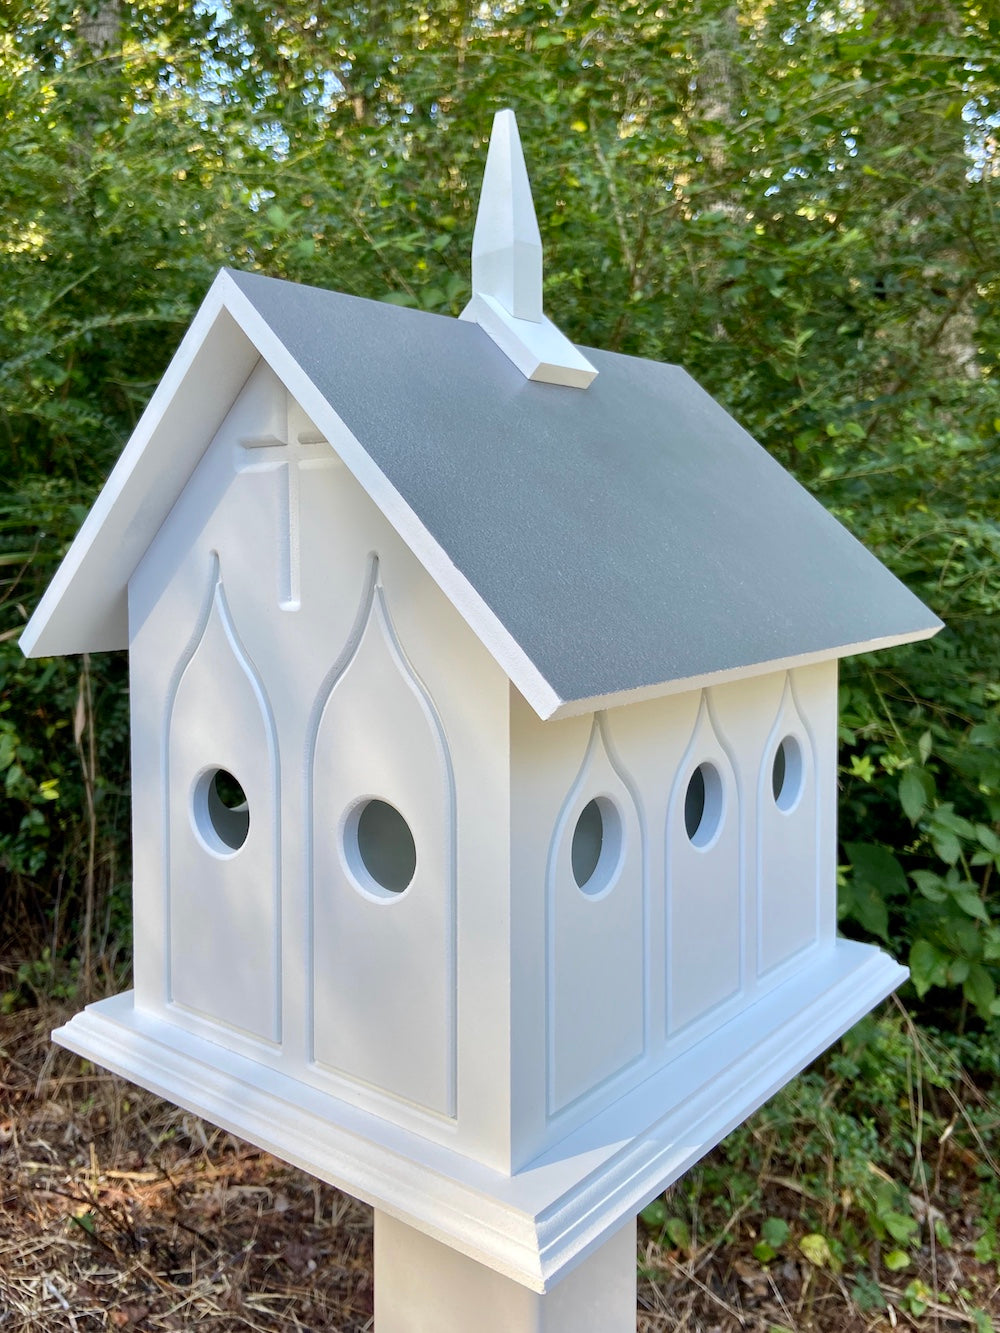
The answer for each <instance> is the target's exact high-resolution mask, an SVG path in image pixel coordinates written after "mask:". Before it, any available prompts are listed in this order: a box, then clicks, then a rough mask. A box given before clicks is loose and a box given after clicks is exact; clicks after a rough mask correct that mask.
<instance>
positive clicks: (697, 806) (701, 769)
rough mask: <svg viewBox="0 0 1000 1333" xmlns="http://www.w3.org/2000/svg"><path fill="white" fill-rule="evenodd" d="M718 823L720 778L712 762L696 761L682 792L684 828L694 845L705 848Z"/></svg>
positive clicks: (715, 831)
mask: <svg viewBox="0 0 1000 1333" xmlns="http://www.w3.org/2000/svg"><path fill="white" fill-rule="evenodd" d="M721 823H722V778H721V777H720V776H719V770H718V769H717V768H716V767H715V765H714V764H709V763H704V764H699V765H698V767H697V768H696V769H695V770H694V772H693V773H692V774H691V777H690V778H689V779H688V785H687V791H686V792H685V793H684V828H685V829H686V831H687V835H688V837H689V838H690V839H691V841H692V842H693V843H694V845H695V846H696V847H707V846H708V844H709V843H710V842H711V841H712V839H713V838H714V837H715V835H716V833H717V832H718V831H719V826H720V825H721Z"/></svg>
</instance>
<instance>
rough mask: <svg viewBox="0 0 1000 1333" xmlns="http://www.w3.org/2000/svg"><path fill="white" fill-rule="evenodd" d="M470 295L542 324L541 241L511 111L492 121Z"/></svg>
mask: <svg viewBox="0 0 1000 1333" xmlns="http://www.w3.org/2000/svg"><path fill="white" fill-rule="evenodd" d="M472 291H473V293H474V294H475V295H478V294H479V293H481V292H485V293H487V295H489V296H495V297H496V299H497V300H498V301H499V302H500V304H501V305H502V306H503V307H504V309H505V310H506V311H507V312H508V313H509V314H511V315H513V316H514V317H515V318H516V319H530V320H532V321H533V323H535V324H540V323H541V322H542V238H541V236H540V235H539V232H538V220H537V219H536V217H535V205H534V203H533V202H532V199H531V185H530V183H529V181H528V169H527V167H526V166H525V165H524V153H523V152H522V151H521V136H520V135H519V134H518V132H517V121H516V120H515V119H514V113H513V111H498V112H497V114H496V116H495V118H494V120H493V133H492V134H491V136H490V147H489V152H488V153H487V154H486V170H485V171H484V173H483V190H482V194H481V195H480V196H479V212H478V214H477V215H476V231H475V235H474V236H473V238H472Z"/></svg>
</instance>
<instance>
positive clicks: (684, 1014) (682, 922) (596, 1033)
mask: <svg viewBox="0 0 1000 1333" xmlns="http://www.w3.org/2000/svg"><path fill="white" fill-rule="evenodd" d="M836 691H837V669H836V663H835V662H833V661H831V662H826V663H821V664H819V665H815V666H809V667H804V668H801V669H797V670H794V671H791V672H778V673H774V674H772V675H764V676H758V677H754V678H751V679H746V680H742V681H737V682H734V683H731V684H728V685H722V686H717V687H713V688H710V689H705V690H699V691H693V692H690V693H683V694H678V695H673V696H669V697H667V698H664V699H659V700H654V701H651V702H645V703H639V704H632V705H629V706H626V707H621V708H617V709H613V710H609V711H608V712H605V713H598V714H594V715H590V716H586V717H577V718H569V719H565V720H561V721H556V722H551V721H550V722H541V721H539V719H538V718H537V716H536V715H535V713H534V712H533V711H532V710H531V709H530V708H529V707H528V706H527V705H526V704H525V702H524V701H523V699H521V698H520V696H518V695H517V693H516V691H512V696H513V697H512V703H511V783H512V797H511V874H512V881H511V883H512V889H511V892H512V908H511V915H512V975H513V978H514V980H513V982H512V994H511V1002H512V1014H513V1035H512V1050H513V1052H514V1066H513V1071H512V1094H511V1095H512V1107H513V1112H512V1114H513V1128H512V1134H513V1155H512V1157H513V1161H514V1164H515V1166H516V1165H519V1164H523V1163H524V1162H527V1161H529V1160H531V1159H532V1158H533V1157H534V1156H536V1155H537V1154H538V1153H540V1152H542V1151H544V1150H545V1149H546V1148H547V1147H549V1146H550V1145H552V1144H553V1143H555V1142H557V1141H558V1140H559V1139H561V1138H562V1137H564V1135H566V1134H568V1133H570V1132H571V1131H572V1130H573V1129H575V1128H577V1127H578V1126H579V1125H580V1124H582V1123H583V1122H585V1121H587V1120H590V1119H591V1118H592V1117H593V1116H595V1115H597V1114H598V1113H599V1112H600V1111H601V1110H602V1109H603V1108H606V1107H609V1106H611V1105H612V1104H613V1103H614V1102H615V1101H616V1100H617V1099H618V1098H620V1097H622V1096H623V1095H624V1094H625V1093H626V1092H628V1091H629V1090H630V1089H631V1088H633V1087H635V1086H636V1085H637V1084H639V1083H640V1082H642V1081H643V1080H644V1079H645V1078H647V1077H649V1076H650V1075H651V1074H652V1073H654V1072H656V1071H657V1070H658V1069H660V1068H662V1067H663V1066H665V1065H666V1064H668V1063H669V1062H670V1061H671V1060H672V1059H673V1058H675V1057H676V1056H678V1055H679V1054H681V1053H682V1052H683V1051H686V1050H688V1049H689V1048H690V1047H692V1046H693V1045H694V1044H696V1043H697V1042H699V1041H701V1040H703V1039H705V1038H706V1037H708V1036H709V1035H710V1034H711V1033H713V1032H714V1031H716V1030H717V1029H718V1028H719V1027H720V1026H721V1025H722V1024H723V1023H725V1022H726V1021H727V1020H728V1019H730V1018H732V1017H734V1016H735V1015H736V1014H737V1013H739V1012H741V1011H742V1010H744V1009H745V1008H747V1007H748V1006H750V1005H752V1004H753V1003H754V1001H755V1000H756V999H758V998H760V997H761V996H763V995H764V994H766V993H767V992H769V991H771V990H773V989H774V988H775V987H776V986H780V985H781V984H782V983H783V982H784V981H786V980H788V979H790V978H791V977H793V976H794V975H796V974H797V973H798V971H799V970H800V969H801V968H804V967H806V966H808V965H809V962H810V960H811V959H812V958H814V956H815V953H816V951H817V950H819V949H824V948H832V947H833V945H834V939H835V931H836V846H835V818H836V805H835V798H836V791H835V782H836V719H837V712H836Z"/></svg>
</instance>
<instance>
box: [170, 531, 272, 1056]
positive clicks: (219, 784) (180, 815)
mask: <svg viewBox="0 0 1000 1333" xmlns="http://www.w3.org/2000/svg"><path fill="white" fill-rule="evenodd" d="M164 749H165V760H166V763H165V768H166V785H165V802H164V821H165V839H166V846H167V867H166V871H167V873H166V883H167V904H168V908H167V910H168V918H169V941H170V942H169V968H168V992H169V999H170V1000H171V1001H173V1002H174V1003H175V1004H178V1005H181V1006H183V1007H185V1008H187V1009H190V1010H193V1011H194V1012H195V1013H197V1014H198V1015H200V1016H202V1017H205V1018H209V1019H211V1020H213V1021H215V1022H218V1023H223V1024H226V1025H227V1026H229V1027H232V1028H234V1029H236V1030H238V1031H241V1032H245V1033H249V1034H250V1035H252V1036H254V1037H258V1038H262V1039H264V1040H267V1041H273V1042H276V1041H279V1040H280V1037H281V1022H280V1000H279V993H280V981H279V958H280V933H281V927H280V871H279V867H280V856H279V841H278V839H279V834H278V808H279V795H280V785H279V770H278V751H277V741H276V735H275V728H274V722H273V719H272V716H271V709H270V705H269V703H268V700H267V697H266V695H265V692H264V688H263V685H262V683H261V681H260V678H259V676H258V674H257V672H256V670H255V668H254V665H253V663H252V662H251V660H250V658H249V656H248V655H247V653H246V651H245V649H244V647H243V645H242V643H241V641H240V638H239V635H238V633H237V630H236V626H235V625H234V623H233V619H232V615H231V613H230V609H229V605H228V602H227V599H226V594H225V588H224V585H223V581H222V577H221V575H220V574H219V572H218V561H217V558H215V557H213V563H212V574H211V579H210V591H209V596H208V599H207V601H206V610H205V612H204V613H203V616H202V622H201V624H200V626H199V628H198V630H196V632H195V636H194V638H193V640H192V642H191V644H190V646H189V648H188V650H187V652H186V654H185V656H184V657H183V658H182V659H181V663H180V664H179V669H178V673H177V678H176V684H175V686H174V688H173V690H172V692H171V694H170V696H169V699H168V705H167V710H166V734H165V738H164Z"/></svg>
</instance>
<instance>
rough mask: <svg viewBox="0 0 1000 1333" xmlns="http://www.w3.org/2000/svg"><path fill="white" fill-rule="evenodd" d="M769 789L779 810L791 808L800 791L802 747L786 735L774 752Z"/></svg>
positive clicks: (793, 738) (792, 737)
mask: <svg viewBox="0 0 1000 1333" xmlns="http://www.w3.org/2000/svg"><path fill="white" fill-rule="evenodd" d="M771 791H772V792H773V794H774V800H775V804H776V805H777V807H778V809H779V810H791V809H792V807H793V806H794V805H795V803H796V801H797V800H798V799H799V795H800V793H801V791H802V747H801V746H800V745H799V743H798V741H797V740H796V739H795V737H794V736H786V737H785V739H784V740H783V741H782V742H781V744H780V745H779V746H778V748H777V750H775V752H774V764H773V765H772V767H771Z"/></svg>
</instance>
